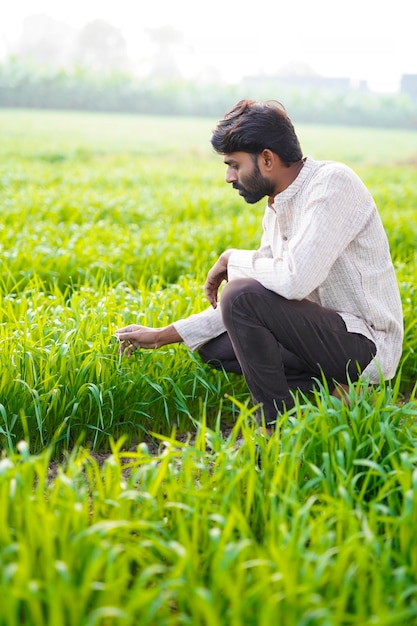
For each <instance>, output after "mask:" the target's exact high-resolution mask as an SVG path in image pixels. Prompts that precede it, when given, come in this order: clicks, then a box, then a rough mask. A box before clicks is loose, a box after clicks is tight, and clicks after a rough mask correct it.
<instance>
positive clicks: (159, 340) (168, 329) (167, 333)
mask: <svg viewBox="0 0 417 626" xmlns="http://www.w3.org/2000/svg"><path fill="white" fill-rule="evenodd" d="M180 341H182V337H181V335H180V334H179V333H178V331H177V329H176V328H175V327H174V325H173V324H170V325H169V326H164V327H163V328H158V329H157V330H156V342H155V344H156V345H155V347H156V348H161V347H162V346H166V345H168V344H170V343H179V342H180Z"/></svg>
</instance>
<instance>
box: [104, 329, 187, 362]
mask: <svg viewBox="0 0 417 626" xmlns="http://www.w3.org/2000/svg"><path fill="white" fill-rule="evenodd" d="M115 337H116V339H117V340H118V341H119V342H120V347H119V352H120V354H126V356H128V357H130V356H131V355H132V353H133V352H134V351H135V350H137V349H138V348H148V349H154V348H161V347H162V346H166V345H167V344H170V343H179V342H181V341H182V337H181V336H180V334H179V333H178V331H177V330H176V329H175V327H174V325H173V324H170V325H169V326H164V327H163V328H149V327H147V326H139V325H138V324H130V325H129V326H125V327H124V328H119V329H118V330H116V332H115Z"/></svg>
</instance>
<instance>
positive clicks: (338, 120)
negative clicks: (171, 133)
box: [0, 58, 417, 130]
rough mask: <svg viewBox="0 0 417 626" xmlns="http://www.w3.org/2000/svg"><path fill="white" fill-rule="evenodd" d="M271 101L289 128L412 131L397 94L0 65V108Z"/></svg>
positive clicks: (210, 108)
mask: <svg viewBox="0 0 417 626" xmlns="http://www.w3.org/2000/svg"><path fill="white" fill-rule="evenodd" d="M247 97H249V98H254V99H260V100H263V99H269V98H275V99H277V100H280V101H281V102H283V103H284V104H285V107H286V109H287V110H288V111H289V113H290V115H291V117H292V119H293V120H294V122H297V123H315V124H342V125H352V126H374V127H385V128H404V129H410V130H417V102H416V101H415V100H413V99H411V98H410V97H409V96H407V95H406V94H404V93H398V94H390V95H382V94H376V93H372V92H370V91H366V90H365V91H360V90H354V89H350V90H340V91H338V90H334V89H333V90H326V89H322V88H318V87H316V88H314V87H313V88H312V87H311V86H309V87H306V88H303V87H302V86H301V87H300V86H297V87H294V86H293V85H291V84H290V83H289V84H286V82H285V80H283V79H280V80H278V79H274V78H273V77H270V78H265V79H262V80H260V79H258V80H257V81H256V82H255V83H254V82H249V81H245V80H242V81H240V82H239V83H237V84H233V85H230V84H224V83H221V82H215V81H213V82H208V81H206V82H203V81H201V82H198V81H195V80H186V79H181V78H176V79H162V78H160V77H159V78H158V77H150V78H146V79H145V78H141V79H140V78H136V77H135V76H133V75H132V74H130V73H128V72H123V71H121V70H110V71H106V72H97V71H93V70H91V69H89V68H88V67H86V66H82V65H79V66H76V67H72V68H68V69H59V68H53V67H44V66H35V65H33V64H30V63H28V62H27V61H22V60H21V59H19V58H9V59H7V60H6V61H4V62H3V63H1V64H0V107H3V108H37V109H58V110H59V109H65V110H78V111H105V112H124V113H138V114H152V115H182V116H205V117H219V116H221V115H223V114H224V112H225V111H226V110H227V109H228V108H229V107H230V106H231V105H232V104H233V103H234V102H236V101H237V100H239V99H241V98H247Z"/></svg>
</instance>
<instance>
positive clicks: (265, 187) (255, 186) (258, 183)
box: [233, 162, 274, 204]
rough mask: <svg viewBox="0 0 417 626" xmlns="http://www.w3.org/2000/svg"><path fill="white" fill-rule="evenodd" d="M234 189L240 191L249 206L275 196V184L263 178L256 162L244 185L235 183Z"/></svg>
mask: <svg viewBox="0 0 417 626" xmlns="http://www.w3.org/2000/svg"><path fill="white" fill-rule="evenodd" d="M233 188H234V189H237V190H238V191H239V194H240V195H241V196H242V198H243V199H244V200H245V202H247V203H248V204H255V203H256V202H259V200H262V198H264V197H265V196H272V195H273V194H274V186H273V184H272V183H271V181H269V180H268V179H267V178H265V177H264V176H262V174H261V171H260V169H259V166H258V164H257V163H256V162H254V166H253V172H252V174H249V175H248V176H247V177H246V178H245V179H244V180H243V181H242V183H233Z"/></svg>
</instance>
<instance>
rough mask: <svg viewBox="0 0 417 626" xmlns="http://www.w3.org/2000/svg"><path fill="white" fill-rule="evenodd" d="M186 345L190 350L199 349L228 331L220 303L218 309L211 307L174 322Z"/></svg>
mask: <svg viewBox="0 0 417 626" xmlns="http://www.w3.org/2000/svg"><path fill="white" fill-rule="evenodd" d="M173 326H174V328H175V329H176V331H177V332H178V333H179V335H180V337H181V338H182V340H183V342H184V343H185V345H186V346H187V347H188V348H190V350H192V351H194V350H197V349H198V348H199V347H200V346H202V345H203V344H205V343H207V341H210V339H214V338H215V337H217V336H218V335H221V334H222V333H224V332H225V331H226V328H225V327H224V324H223V320H222V315H221V309H220V304H218V305H217V308H216V309H213V308H212V307H209V308H208V309H206V310H205V311H202V312H201V313H195V314H194V315H190V316H189V317H187V318H184V319H181V320H177V321H176V322H174V323H173Z"/></svg>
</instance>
